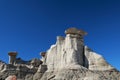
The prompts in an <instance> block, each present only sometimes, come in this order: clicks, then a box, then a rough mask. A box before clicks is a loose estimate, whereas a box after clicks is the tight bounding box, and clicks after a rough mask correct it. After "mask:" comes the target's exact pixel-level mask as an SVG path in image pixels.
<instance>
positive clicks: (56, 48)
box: [36, 28, 120, 80]
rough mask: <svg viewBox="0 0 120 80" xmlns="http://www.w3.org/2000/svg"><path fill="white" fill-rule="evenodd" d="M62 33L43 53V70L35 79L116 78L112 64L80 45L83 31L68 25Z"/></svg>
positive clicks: (107, 79)
mask: <svg viewBox="0 0 120 80" xmlns="http://www.w3.org/2000/svg"><path fill="white" fill-rule="evenodd" d="M65 33H66V37H65V38H64V37H61V36H58V37H57V42H56V44H55V45H52V46H51V47H50V49H49V50H48V51H47V52H46V55H45V56H44V59H43V62H44V64H45V65H46V66H47V70H46V72H45V73H43V75H42V76H41V79H38V80H52V79H53V80H120V73H119V72H118V71H117V70H116V69H115V68H114V67H112V66H111V65H110V64H108V63H107V62H106V61H105V59H104V58H103V57H102V56H101V55H99V54H97V53H95V52H94V51H92V50H91V49H90V48H88V47H87V46H85V45H84V40H83V36H84V35H85V34H86V32H84V31H81V30H78V29H76V28H70V29H68V30H66V31H65ZM36 75H39V73H37V74H36ZM40 75H41V74H40Z"/></svg>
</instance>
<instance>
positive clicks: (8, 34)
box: [0, 0, 120, 70]
mask: <svg viewBox="0 0 120 80" xmlns="http://www.w3.org/2000/svg"><path fill="white" fill-rule="evenodd" d="M119 4H120V2H119V0H117V1H115V0H114V1H111V0H0V60H3V61H5V62H8V52H9V51H17V52H18V53H19V55H18V57H21V58H23V59H25V60H30V59H32V58H40V56H39V53H40V52H41V51H46V50H48V49H49V47H50V45H52V44H54V43H55V42H56V36H58V35H61V36H65V34H64V31H65V29H67V28H69V27H76V28H79V29H83V30H85V31H86V32H88V35H87V36H85V45H88V46H89V47H90V48H92V49H93V50H94V51H96V52H97V53H99V54H101V55H103V56H104V58H105V59H106V60H107V61H108V62H109V63H110V64H112V65H113V66H114V67H116V68H117V69H119V70H120V63H119V61H120V42H119V41H120V5H119Z"/></svg>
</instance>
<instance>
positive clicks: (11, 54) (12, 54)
mask: <svg viewBox="0 0 120 80" xmlns="http://www.w3.org/2000/svg"><path fill="white" fill-rule="evenodd" d="M8 55H9V64H14V62H15V60H16V56H17V52H9V53H8Z"/></svg>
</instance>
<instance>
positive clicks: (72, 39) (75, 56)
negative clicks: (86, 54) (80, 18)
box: [65, 28, 86, 66]
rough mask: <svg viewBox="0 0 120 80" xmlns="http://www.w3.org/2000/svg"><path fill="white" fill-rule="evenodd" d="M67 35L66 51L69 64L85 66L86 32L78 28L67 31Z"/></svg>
mask: <svg viewBox="0 0 120 80" xmlns="http://www.w3.org/2000/svg"><path fill="white" fill-rule="evenodd" d="M65 33H66V38H65V51H66V53H67V58H66V59H67V60H66V61H67V64H68V65H82V66H83V63H84V62H83V50H84V40H83V37H84V35H86V32H84V31H83V30H78V29H76V28H69V29H67V30H66V31H65Z"/></svg>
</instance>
